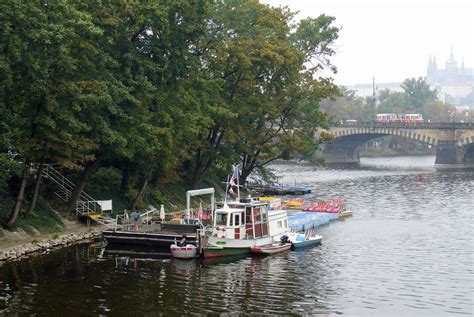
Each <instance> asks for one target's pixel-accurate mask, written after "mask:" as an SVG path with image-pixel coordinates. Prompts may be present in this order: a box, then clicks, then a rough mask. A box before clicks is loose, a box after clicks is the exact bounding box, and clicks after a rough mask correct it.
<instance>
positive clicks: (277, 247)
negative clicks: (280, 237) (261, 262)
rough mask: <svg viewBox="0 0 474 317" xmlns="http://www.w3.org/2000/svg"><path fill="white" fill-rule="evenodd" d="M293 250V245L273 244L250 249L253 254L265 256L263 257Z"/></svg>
mask: <svg viewBox="0 0 474 317" xmlns="http://www.w3.org/2000/svg"><path fill="white" fill-rule="evenodd" d="M290 248H291V243H280V242H278V243H272V244H264V245H261V246H258V247H252V248H250V251H252V253H256V254H263V255H269V254H275V253H279V252H283V251H287V250H289V249H290Z"/></svg>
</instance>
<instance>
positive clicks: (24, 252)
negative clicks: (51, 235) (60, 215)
mask: <svg viewBox="0 0 474 317" xmlns="http://www.w3.org/2000/svg"><path fill="white" fill-rule="evenodd" d="M101 236H102V231H101V230H100V231H99V230H93V231H89V232H80V233H69V234H64V235H60V236H59V237H58V238H56V239H51V240H47V241H41V242H30V243H26V244H22V245H18V246H14V247H10V248H6V249H3V250H0V263H2V262H6V261H15V260H19V259H22V258H25V257H29V256H33V255H38V254H43V253H47V252H49V251H51V250H53V249H59V248H63V247H67V246H70V245H73V244H75V243H78V242H81V241H85V240H91V239H97V238H100V237H101Z"/></svg>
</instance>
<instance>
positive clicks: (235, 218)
mask: <svg viewBox="0 0 474 317" xmlns="http://www.w3.org/2000/svg"><path fill="white" fill-rule="evenodd" d="M234 225H235V226H239V225H240V214H235V215H234Z"/></svg>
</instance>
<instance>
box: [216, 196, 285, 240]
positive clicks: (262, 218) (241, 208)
mask: <svg viewBox="0 0 474 317" xmlns="http://www.w3.org/2000/svg"><path fill="white" fill-rule="evenodd" d="M280 204H281V203H280ZM280 204H275V202H271V203H269V202H268V201H261V200H259V199H258V198H246V199H241V200H240V201H233V202H228V203H224V205H223V206H222V207H221V208H217V209H216V211H215V217H214V227H213V232H212V235H213V236H214V237H218V238H227V239H257V238H262V237H268V236H269V235H272V236H273V235H275V234H280V233H281V234H282V233H284V232H286V231H287V230H288V219H287V213H286V210H282V209H281V208H279V207H278V208H276V206H279V205H280ZM270 232H271V234H270Z"/></svg>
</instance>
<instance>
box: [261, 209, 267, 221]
mask: <svg viewBox="0 0 474 317" xmlns="http://www.w3.org/2000/svg"><path fill="white" fill-rule="evenodd" d="M267 217H268V211H267V210H266V209H262V222H267Z"/></svg>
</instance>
